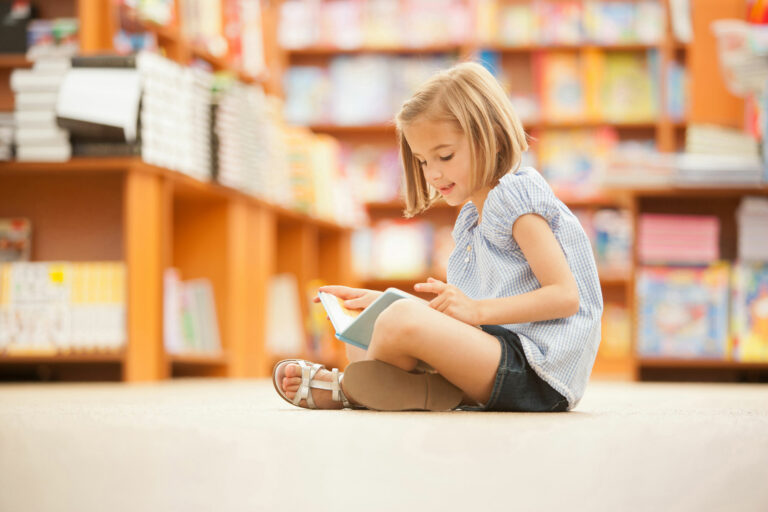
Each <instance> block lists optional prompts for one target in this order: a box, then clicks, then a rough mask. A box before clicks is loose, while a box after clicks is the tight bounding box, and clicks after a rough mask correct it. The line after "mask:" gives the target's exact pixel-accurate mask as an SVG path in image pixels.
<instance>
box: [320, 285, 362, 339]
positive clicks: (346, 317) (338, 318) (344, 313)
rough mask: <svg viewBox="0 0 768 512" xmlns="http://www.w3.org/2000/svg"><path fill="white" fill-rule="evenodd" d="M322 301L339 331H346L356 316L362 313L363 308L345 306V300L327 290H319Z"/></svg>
mask: <svg viewBox="0 0 768 512" xmlns="http://www.w3.org/2000/svg"><path fill="white" fill-rule="evenodd" d="M317 295H318V297H320V302H321V303H322V304H323V307H325V311H326V312H327V313H328V318H330V319H331V323H332V324H333V328H334V329H336V332H337V333H340V332H344V330H345V329H346V328H347V327H349V324H351V323H352V322H353V321H354V319H355V318H357V316H358V315H359V314H360V311H361V310H353V309H348V308H347V307H345V306H344V300H343V299H340V298H338V297H336V296H335V295H332V294H330V293H326V292H318V294H317Z"/></svg>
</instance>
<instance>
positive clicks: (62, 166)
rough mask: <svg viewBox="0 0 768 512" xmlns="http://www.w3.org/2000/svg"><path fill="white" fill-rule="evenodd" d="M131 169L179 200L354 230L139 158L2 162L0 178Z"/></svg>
mask: <svg viewBox="0 0 768 512" xmlns="http://www.w3.org/2000/svg"><path fill="white" fill-rule="evenodd" d="M128 170H134V171H137V172H144V173H150V174H156V175H160V176H164V177H166V178H169V179H171V180H172V181H173V183H174V187H175V190H176V191H177V194H178V196H179V197H182V198H188V199H196V200H205V199H211V200H222V201H223V200H231V199H235V198H241V199H243V200H245V201H248V202H250V203H253V204H256V205H259V206H262V207H268V208H270V209H272V211H274V212H275V213H276V214H277V215H278V216H279V217H282V218H285V219H289V220H293V221H299V222H308V223H311V224H314V225H315V226H316V227H318V228H321V229H323V230H332V231H351V230H352V228H351V227H347V226H341V225H339V224H336V223H334V222H331V221H328V220H324V219H320V218H317V217H312V216H310V215H308V214H306V213H302V212H297V211H293V210H290V209H288V208H285V207H283V206H280V205H276V204H273V203H269V202H267V201H264V200H263V199H260V198H257V197H254V196H251V195H249V194H246V193H245V192H242V191H240V190H237V189H233V188H229V187H226V186H224V185H221V184H219V183H214V182H203V181H200V180H197V179H195V178H193V177H191V176H189V175H186V174H184V173H181V172H177V171H173V170H170V169H165V168H163V167H158V166H156V165H152V164H148V163H145V162H143V161H142V160H141V159H140V158H138V157H106V158H99V157H96V158H88V157H78V158H72V159H71V160H68V161H66V162H18V161H9V162H0V175H3V174H32V173H35V174H37V173H42V174H47V173H50V174H79V173H124V172H127V171H128Z"/></svg>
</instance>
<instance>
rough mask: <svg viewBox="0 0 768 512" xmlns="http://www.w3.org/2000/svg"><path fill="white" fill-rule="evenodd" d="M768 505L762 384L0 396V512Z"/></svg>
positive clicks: (139, 389)
mask: <svg viewBox="0 0 768 512" xmlns="http://www.w3.org/2000/svg"><path fill="white" fill-rule="evenodd" d="M280 508H285V509H293V510H300V511H301V512H312V511H325V510H328V511H331V510H333V511H343V510H356V511H369V510H407V511H409V510H419V511H421V510H441V511H443V510H462V511H463V510H468V511H474V510H514V511H528V510H559V511H564V510H568V511H570V510H611V511H623V510H648V511H667V510H713V511H721V510H723V511H731V510H752V511H768V386H741V385H695V384H688V385H667V384H632V383H605V382H595V383H592V384H591V385H590V387H589V388H588V391H587V395H586V396H585V397H584V399H583V400H582V403H581V404H580V405H579V406H578V407H577V409H576V411H574V412H571V413H561V414H538V415H534V414H509V413H507V414H499V413H394V414H393V413H376V412H370V411H333V412H332V411H306V410H301V409H298V408H293V407H292V406H290V405H288V404H286V403H284V402H282V401H281V400H280V399H279V398H277V397H276V395H275V394H274V392H273V390H272V388H271V384H270V383H269V382H267V381H199V380H191V381H178V382H172V383H164V384H159V385H134V386H127V385H119V384H96V385H94V384H68V385H7V384H6V385H0V511H3V512H15V511H25V512H27V511H29V512H32V511H42V510H45V511H70V510H71V511H91V510H93V511H123V510H126V511H148V510H163V511H170V510H173V511H175V510H178V511H185V512H186V511H195V510H201V511H202V510H205V511H213V510H217V511H218V510H243V511H253V510H278V509H280Z"/></svg>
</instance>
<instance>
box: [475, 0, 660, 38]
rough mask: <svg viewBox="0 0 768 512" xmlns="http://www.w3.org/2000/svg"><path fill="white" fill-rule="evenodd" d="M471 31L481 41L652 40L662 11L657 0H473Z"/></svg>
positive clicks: (657, 30) (656, 34)
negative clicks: (475, 8) (474, 11)
mask: <svg viewBox="0 0 768 512" xmlns="http://www.w3.org/2000/svg"><path fill="white" fill-rule="evenodd" d="M477 5H478V13H477V28H476V34H477V38H478V39H479V42H480V43H481V44H502V45H506V46H535V45H569V44H585V43H591V44H632V43H640V44H657V43H659V42H660V41H661V39H662V38H663V36H664V27H665V25H666V16H665V10H664V6H663V5H662V3H661V2H659V1H658V0H643V1H632V2H629V1H602V0H598V1H586V2H585V1H582V0H569V1H544V0H541V1H535V2H527V3H508V2H505V1H503V0H483V1H480V2H478V4H477Z"/></svg>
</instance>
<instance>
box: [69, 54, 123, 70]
mask: <svg viewBox="0 0 768 512" xmlns="http://www.w3.org/2000/svg"><path fill="white" fill-rule="evenodd" d="M72 67H73V68H132V69H135V68H136V56H135V55H88V56H84V55H79V56H76V57H72Z"/></svg>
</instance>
